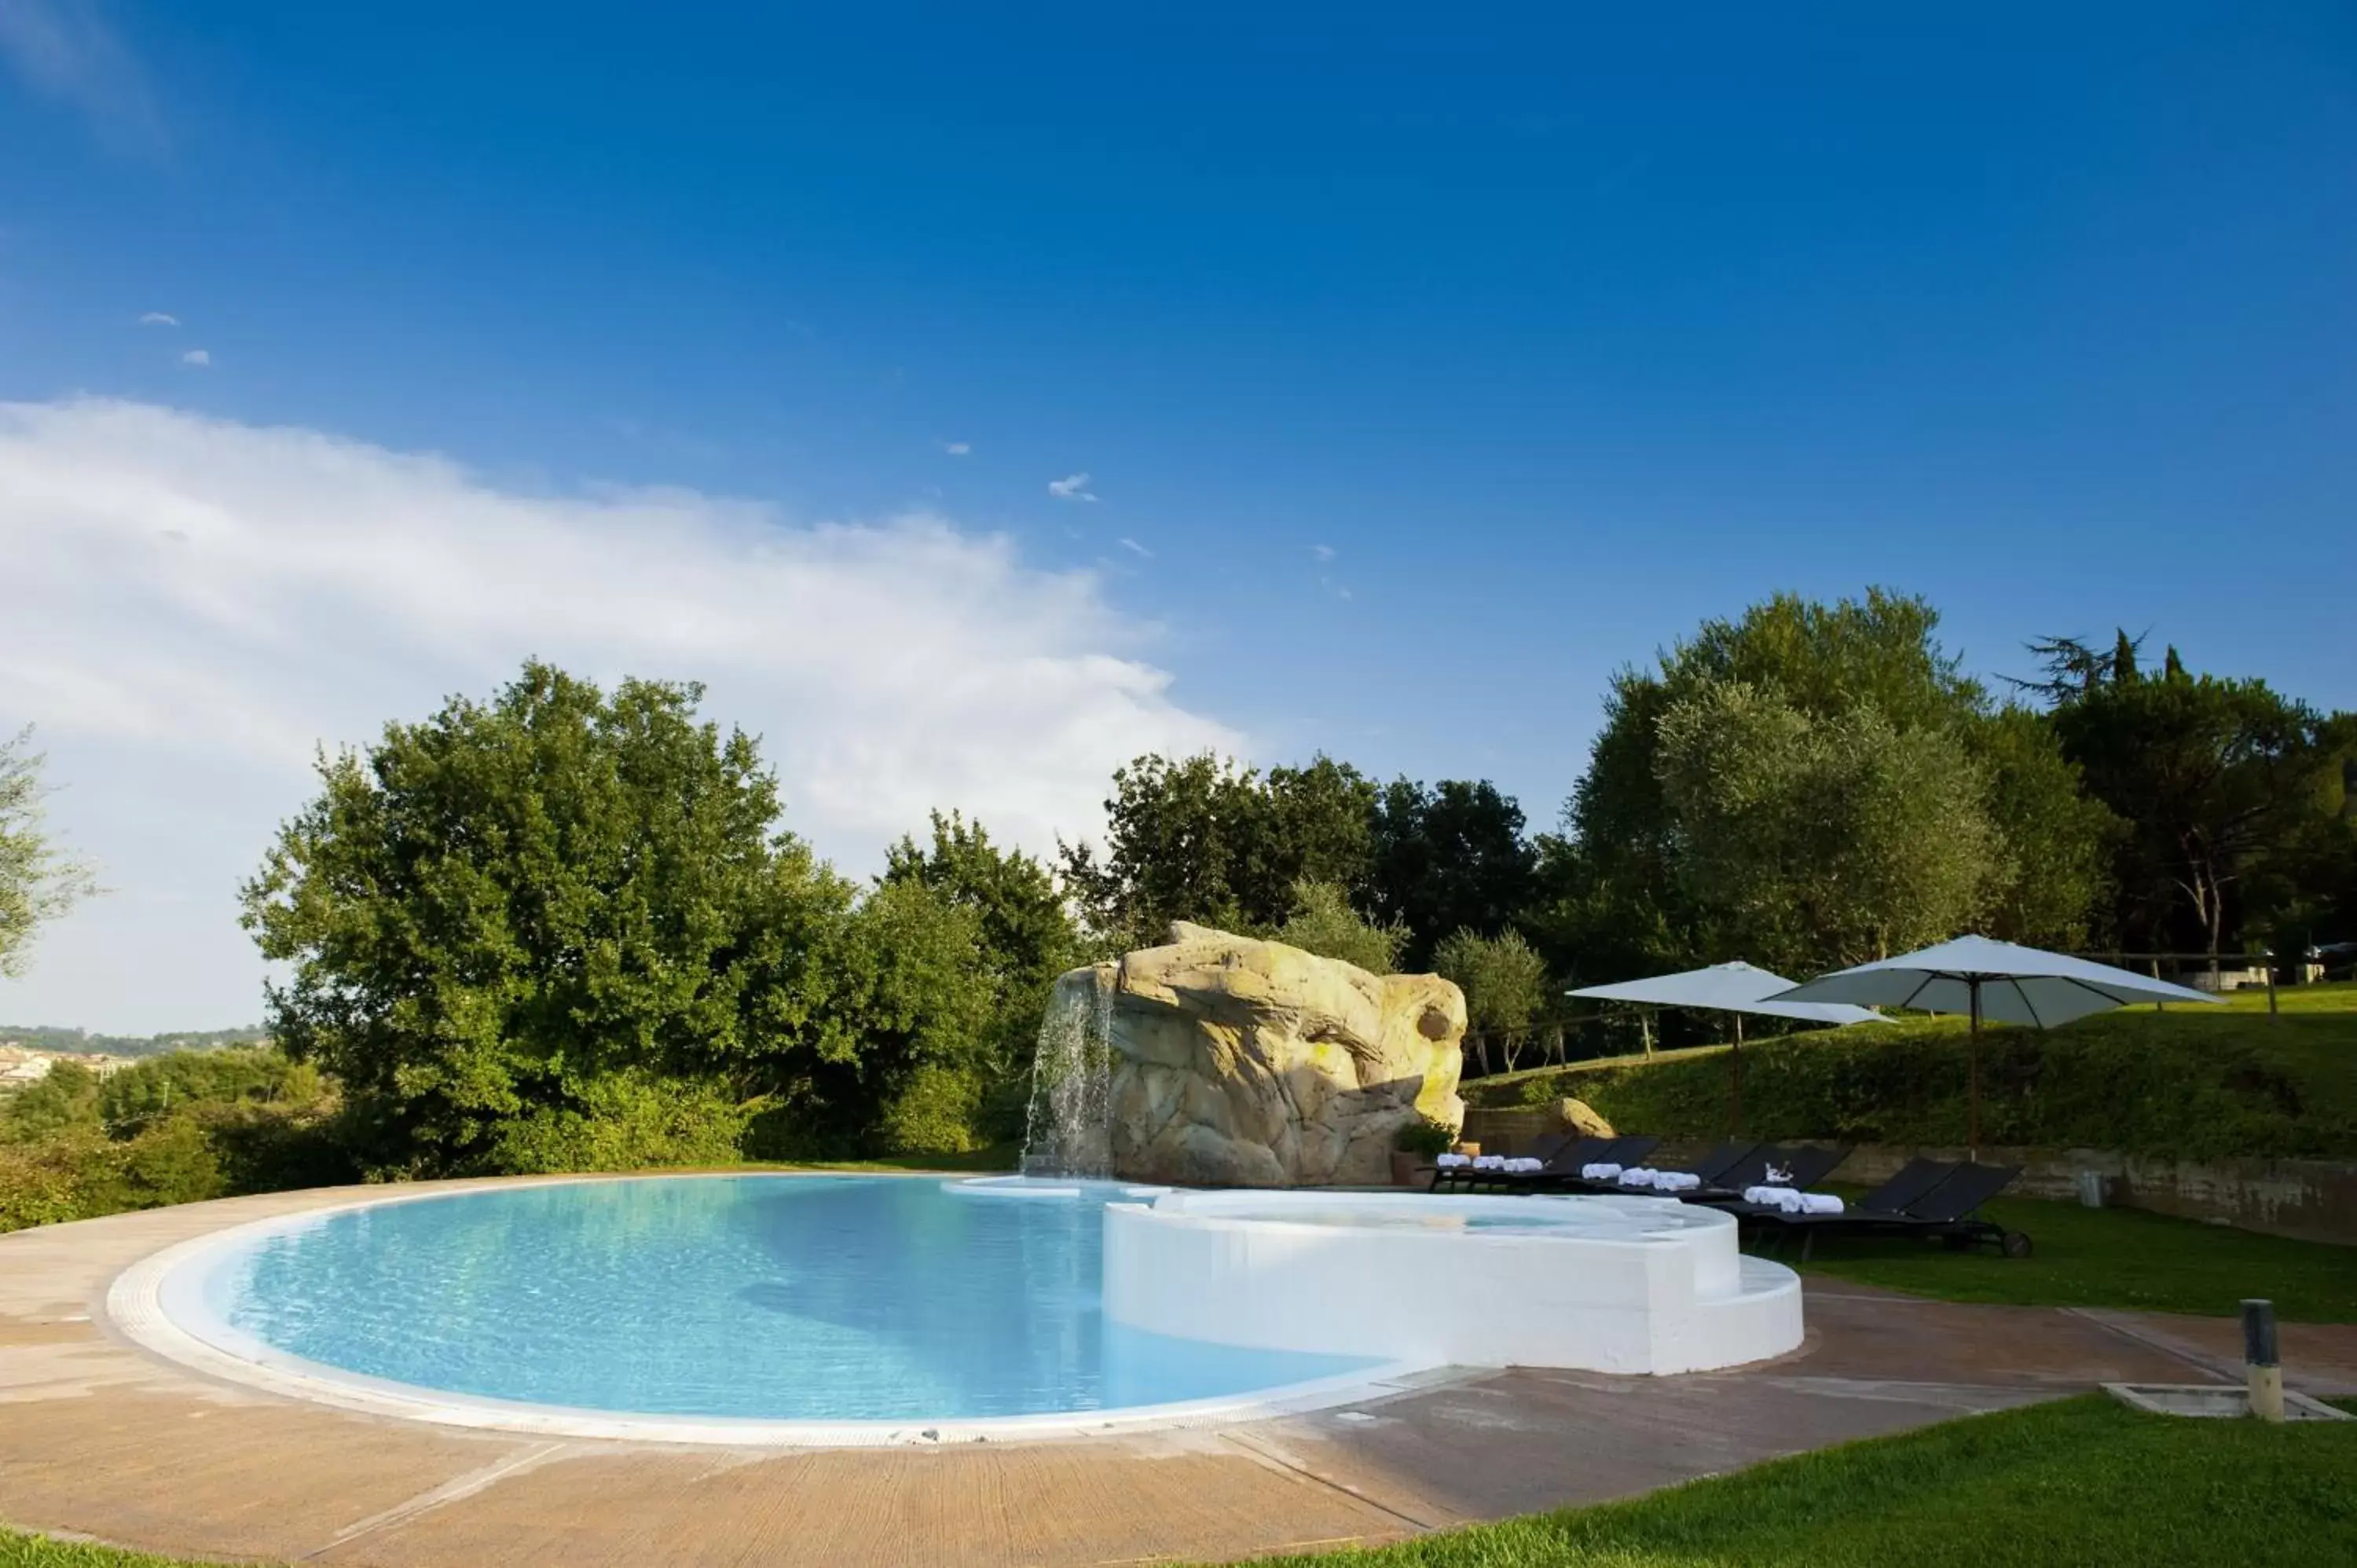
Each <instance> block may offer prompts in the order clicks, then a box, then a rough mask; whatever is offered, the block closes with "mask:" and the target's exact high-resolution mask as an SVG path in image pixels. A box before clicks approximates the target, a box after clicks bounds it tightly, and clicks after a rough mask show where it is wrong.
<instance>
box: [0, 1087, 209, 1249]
mask: <svg viewBox="0 0 2357 1568" xmlns="http://www.w3.org/2000/svg"><path fill="white" fill-rule="evenodd" d="M228 1190H229V1186H228V1183H227V1181H226V1180H225V1179H224V1178H223V1176H222V1175H221V1163H220V1161H219V1160H217V1159H216V1158H215V1157H214V1155H213V1151H212V1147H211V1145H210V1143H209V1142H208V1141H207V1139H206V1136H205V1130H204V1128H203V1127H202V1126H201V1125H200V1124H199V1122H198V1121H197V1119H196V1118H195V1117H193V1116H189V1115H178V1116H172V1117H169V1118H167V1119H166V1120H164V1121H161V1122H157V1123H156V1125H154V1126H152V1127H150V1128H148V1129H147V1130H146V1131H145V1132H143V1133H140V1134H138V1135H137V1136H136V1137H133V1138H124V1139H114V1138H109V1137H107V1136H106V1135H105V1134H103V1133H99V1132H97V1131H95V1130H93V1129H91V1128H88V1127H74V1128H67V1129H65V1130H63V1131H60V1132H56V1133H49V1134H48V1135H47V1136H45V1137H41V1138H37V1139H33V1140H30V1141H27V1142H21V1143H13V1144H0V1230H22V1229H24V1228H25V1227H27V1226H29V1225H52V1224H57V1223H59V1222H61V1221H64V1220H69V1219H96V1218H98V1217H99V1216H101V1215H105V1214H119V1213H122V1212H123V1211H124V1210H125V1209H133V1208H163V1207H165V1206H167V1205H168V1204H175V1203H196V1202H199V1201H201V1200H202V1199H205V1198H208V1197H222V1196H224V1195H225V1194H226V1193H227V1192H228Z"/></svg>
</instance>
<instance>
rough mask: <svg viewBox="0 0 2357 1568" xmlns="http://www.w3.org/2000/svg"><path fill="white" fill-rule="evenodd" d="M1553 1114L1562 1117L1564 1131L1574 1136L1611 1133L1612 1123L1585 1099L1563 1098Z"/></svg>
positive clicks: (1609, 1135) (1605, 1135)
mask: <svg viewBox="0 0 2357 1568" xmlns="http://www.w3.org/2000/svg"><path fill="white" fill-rule="evenodd" d="M1555 1114H1556V1115H1557V1116H1559V1117H1561V1118H1562V1119H1563V1127H1564V1131H1565V1132H1566V1133H1570V1134H1571V1135H1572V1136H1573V1137H1575V1138H1609V1137H1611V1136H1612V1135H1613V1134H1612V1123H1611V1122H1607V1121H1606V1120H1605V1119H1604V1117H1603V1114H1602V1113H1601V1112H1598V1110H1597V1109H1596V1107H1594V1106H1593V1105H1590V1104H1588V1103H1587V1101H1585V1100H1565V1101H1561V1102H1560V1103H1559V1104H1557V1105H1556V1107H1555Z"/></svg>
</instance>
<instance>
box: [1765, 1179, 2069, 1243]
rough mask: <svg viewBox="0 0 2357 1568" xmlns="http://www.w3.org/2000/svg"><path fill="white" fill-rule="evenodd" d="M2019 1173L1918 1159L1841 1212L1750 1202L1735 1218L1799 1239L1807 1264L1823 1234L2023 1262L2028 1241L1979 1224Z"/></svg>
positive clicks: (2001, 1228) (1986, 1223)
mask: <svg viewBox="0 0 2357 1568" xmlns="http://www.w3.org/2000/svg"><path fill="white" fill-rule="evenodd" d="M2020 1174H2021V1169H2020V1167H2019V1166H2018V1165H1942V1164H1940V1163H1939V1162H1937V1161H1934V1160H1914V1161H1910V1163H1909V1164H1908V1165H1906V1167H1905V1168H1904V1169H1902V1170H1900V1173H1899V1174H1898V1175H1897V1176H1892V1177H1891V1178H1890V1179H1889V1181H1887V1182H1885V1183H1883V1184H1882V1186H1880V1187H1877V1188H1875V1189H1874V1190H1873V1191H1872V1192H1869V1193H1867V1195H1866V1196H1865V1197H1862V1198H1860V1199H1858V1200H1857V1203H1856V1204H1854V1205H1852V1206H1850V1207H1849V1208H1845V1209H1844V1210H1843V1211H1842V1212H1841V1213H1839V1214H1787V1213H1785V1212H1784V1211H1783V1210H1782V1209H1781V1208H1769V1207H1766V1206H1764V1205H1749V1204H1745V1205H1738V1206H1737V1207H1736V1209H1735V1213H1736V1214H1737V1216H1738V1219H1741V1220H1742V1221H1743V1222H1744V1223H1747V1224H1749V1225H1752V1226H1755V1227H1757V1228H1758V1229H1759V1230H1760V1232H1761V1233H1762V1234H1763V1235H1766V1236H1769V1237H1772V1238H1774V1239H1775V1240H1778V1241H1780V1242H1781V1240H1785V1239H1787V1238H1789V1237H1792V1236H1795V1235H1797V1236H1799V1237H1800V1238H1801V1256H1802V1257H1803V1259H1806V1258H1807V1257H1808V1256H1809V1250H1810V1248H1811V1246H1812V1245H1813V1243H1814V1242H1815V1240H1816V1239H1817V1238H1818V1237H1819V1236H1922V1237H1926V1238H1933V1239H1936V1240H1940V1241H1942V1242H1943V1243H1944V1244H1946V1245H1948V1246H1951V1247H1958V1248H1962V1247H1971V1246H1976V1245H1978V1244H1979V1243H1981V1242H1983V1241H1986V1242H1988V1243H1989V1244H1990V1245H1992V1246H1994V1247H1996V1249H1997V1250H1998V1251H2001V1252H2003V1253H2004V1254H2005V1255H2006V1256H2007V1257H2008V1258H2026V1257H2028V1256H2029V1245H2030V1243H2029V1237H2028V1236H2025V1235H2023V1234H2022V1233H2021V1232H2020V1231H2018V1230H2007V1229H2006V1228H2005V1227H2004V1226H2002V1225H1999V1224H1997V1223H1996V1221H1995V1220H1992V1219H1981V1218H1979V1209H1980V1207H1981V1205H1982V1204H1984V1203H1986V1202H1987V1201H1988V1200H1989V1199H1990V1198H1992V1197H1996V1195H1997V1194H1998V1193H2000V1192H2003V1191H2004V1190H2005V1189H2006V1188H2007V1187H2009V1186H2011V1185H2012V1183H2013V1178H2014V1177H2016V1176H2019V1175H2020Z"/></svg>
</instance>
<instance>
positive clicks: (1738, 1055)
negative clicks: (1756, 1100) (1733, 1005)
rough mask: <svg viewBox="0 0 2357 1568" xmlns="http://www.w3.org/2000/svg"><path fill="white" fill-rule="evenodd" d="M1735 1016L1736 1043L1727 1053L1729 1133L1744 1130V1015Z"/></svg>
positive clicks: (1733, 1134)
mask: <svg viewBox="0 0 2357 1568" xmlns="http://www.w3.org/2000/svg"><path fill="white" fill-rule="evenodd" d="M1734 1017H1735V1044H1734V1046H1733V1047H1730V1048H1729V1049H1728V1051H1727V1136H1728V1137H1730V1138H1732V1137H1734V1136H1735V1135H1736V1134H1737V1133H1740V1132H1742V1131H1743V1015H1742V1014H1740V1013H1738V1014H1736V1015H1734Z"/></svg>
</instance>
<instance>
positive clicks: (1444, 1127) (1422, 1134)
mask: <svg viewBox="0 0 2357 1568" xmlns="http://www.w3.org/2000/svg"><path fill="white" fill-rule="evenodd" d="M1456 1145H1457V1134H1456V1133H1454V1132H1452V1131H1450V1129H1449V1126H1448V1123H1447V1122H1435V1121H1434V1120H1432V1118H1430V1117H1429V1116H1426V1117H1419V1118H1418V1119H1417V1120H1415V1121H1414V1122H1409V1123H1408V1124H1407V1125H1406V1126H1405V1127H1403V1128H1401V1129H1400V1130H1399V1133H1398V1134H1397V1136H1395V1137H1394V1138H1393V1140H1392V1146H1393V1147H1394V1148H1396V1149H1397V1150H1399V1152H1400V1153H1401V1154H1403V1155H1427V1156H1428V1155H1445V1154H1447V1153H1448V1151H1449V1150H1450V1149H1452V1148H1454V1147H1456Z"/></svg>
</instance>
